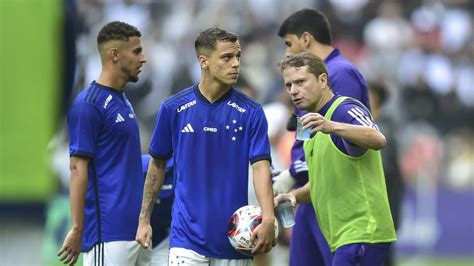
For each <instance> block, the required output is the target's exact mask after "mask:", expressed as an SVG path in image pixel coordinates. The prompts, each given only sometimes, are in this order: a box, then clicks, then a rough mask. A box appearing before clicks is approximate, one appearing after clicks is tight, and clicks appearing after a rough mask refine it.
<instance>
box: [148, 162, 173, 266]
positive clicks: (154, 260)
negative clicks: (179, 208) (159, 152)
mask: <svg viewBox="0 0 474 266" xmlns="http://www.w3.org/2000/svg"><path fill="white" fill-rule="evenodd" d="M150 159H151V156H150V155H149V154H143V155H142V171H143V180H145V178H146V173H147V171H148V166H149V163H150ZM173 173H174V170H173V160H168V162H167V163H166V175H165V180H164V181H163V186H161V191H160V193H159V195H158V199H157V200H156V203H155V207H154V208H153V213H152V214H151V226H152V228H153V236H152V238H151V240H152V248H153V249H152V251H151V265H152V266H155V265H156V266H161V265H167V264H168V252H169V243H170V239H169V231H170V226H171V209H172V207H173V200H174V185H173V182H174V181H173Z"/></svg>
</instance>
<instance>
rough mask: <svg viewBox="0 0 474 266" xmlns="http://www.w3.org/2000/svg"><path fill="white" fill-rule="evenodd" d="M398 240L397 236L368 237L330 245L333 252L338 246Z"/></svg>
mask: <svg viewBox="0 0 474 266" xmlns="http://www.w3.org/2000/svg"><path fill="white" fill-rule="evenodd" d="M395 241H397V238H390V239H378V240H367V239H357V240H348V241H345V242H342V243H340V244H337V245H334V247H332V246H330V247H329V248H330V249H331V252H335V251H336V250H337V249H338V248H340V247H342V246H345V245H350V244H359V243H367V244H383V243H387V244H389V243H392V242H395Z"/></svg>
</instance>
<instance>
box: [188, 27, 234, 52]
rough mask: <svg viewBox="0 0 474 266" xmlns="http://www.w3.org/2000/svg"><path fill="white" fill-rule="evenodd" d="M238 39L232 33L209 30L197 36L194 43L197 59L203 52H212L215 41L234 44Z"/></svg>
mask: <svg viewBox="0 0 474 266" xmlns="http://www.w3.org/2000/svg"><path fill="white" fill-rule="evenodd" d="M238 40H239V37H237V35H235V34H234V33H232V32H228V31H226V30H222V29H219V28H209V29H207V30H205V31H203V32H201V33H200V34H199V36H198V37H197V38H196V41H195V42H194V49H196V55H197V56H198V57H199V55H201V54H202V53H203V52H204V51H213V50H215V49H216V43H217V41H223V42H232V43H235V42H236V41H238Z"/></svg>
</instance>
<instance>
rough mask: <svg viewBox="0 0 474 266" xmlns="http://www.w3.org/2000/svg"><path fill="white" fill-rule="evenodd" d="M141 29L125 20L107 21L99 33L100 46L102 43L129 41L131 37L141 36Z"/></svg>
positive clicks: (98, 43) (98, 41)
mask: <svg viewBox="0 0 474 266" xmlns="http://www.w3.org/2000/svg"><path fill="white" fill-rule="evenodd" d="M141 36H142V34H141V33H140V31H139V30H138V29H137V28H136V27H134V26H132V25H130V24H127V23H125V22H121V21H112V22H110V23H107V24H106V25H105V26H104V27H102V29H101V30H100V31H99V34H97V45H98V46H99V47H100V45H101V44H103V43H105V42H108V41H112V40H121V41H128V38H130V37H141Z"/></svg>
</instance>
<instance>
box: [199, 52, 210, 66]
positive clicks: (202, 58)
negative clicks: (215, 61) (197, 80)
mask: <svg viewBox="0 0 474 266" xmlns="http://www.w3.org/2000/svg"><path fill="white" fill-rule="evenodd" d="M199 65H200V66H201V69H207V68H208V67H209V64H208V62H207V57H206V56H205V55H200V56H199Z"/></svg>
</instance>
